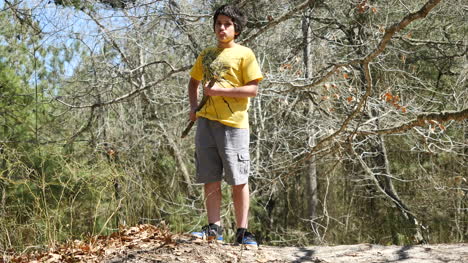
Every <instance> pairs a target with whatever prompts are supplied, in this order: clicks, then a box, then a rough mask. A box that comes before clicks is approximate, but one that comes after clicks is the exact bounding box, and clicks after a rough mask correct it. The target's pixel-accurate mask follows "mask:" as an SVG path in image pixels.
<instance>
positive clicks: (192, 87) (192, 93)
mask: <svg viewBox="0 0 468 263" xmlns="http://www.w3.org/2000/svg"><path fill="white" fill-rule="evenodd" d="M199 85H200V81H199V80H196V79H194V78H190V81H189V85H188V95H189V102H190V117H189V118H190V120H191V121H195V120H196V119H197V116H196V113H197V107H198V86H199Z"/></svg>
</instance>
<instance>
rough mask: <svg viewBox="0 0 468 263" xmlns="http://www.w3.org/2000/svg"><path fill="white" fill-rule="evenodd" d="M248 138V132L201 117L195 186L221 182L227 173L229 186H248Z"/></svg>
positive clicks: (226, 179)
mask: <svg viewBox="0 0 468 263" xmlns="http://www.w3.org/2000/svg"><path fill="white" fill-rule="evenodd" d="M249 136H250V134H249V129H239V128H234V127H230V126H226V125H224V124H222V123H220V122H217V121H212V120H208V119H206V118H202V117H199V118H198V119H197V132H196V134H195V160H196V168H197V178H196V182H197V183H202V184H206V183H213V182H219V181H221V180H222V179H223V171H224V180H225V181H226V182H227V183H228V184H229V185H240V184H246V183H247V182H248V179H249V172H250V156H249V140H250V138H249Z"/></svg>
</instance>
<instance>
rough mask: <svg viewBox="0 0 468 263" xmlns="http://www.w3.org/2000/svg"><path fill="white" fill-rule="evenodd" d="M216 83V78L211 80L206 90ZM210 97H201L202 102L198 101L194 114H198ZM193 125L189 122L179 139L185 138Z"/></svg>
mask: <svg viewBox="0 0 468 263" xmlns="http://www.w3.org/2000/svg"><path fill="white" fill-rule="evenodd" d="M215 83H216V78H213V79H212V80H211V81H210V83H208V88H209V89H211V88H212V87H213V85H214V84H215ZM209 97H210V96H207V95H203V97H202V100H201V101H200V104H198V107H197V109H196V110H195V112H198V111H199V110H201V109H202V108H203V106H204V105H205V103H206V102H207V101H208V98H209ZM193 124H195V122H194V121H190V122H189V124H188V125H187V127H186V128H185V130H184V131H183V132H182V136H180V138H185V137H186V136H187V134H188V133H189V132H190V129H192V126H193Z"/></svg>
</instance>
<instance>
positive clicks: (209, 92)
mask: <svg viewBox="0 0 468 263" xmlns="http://www.w3.org/2000/svg"><path fill="white" fill-rule="evenodd" d="M218 89H219V87H218V86H217V84H216V83H215V84H214V85H213V86H212V87H210V83H206V84H205V86H204V87H203V95H205V96H216V91H217V90H218Z"/></svg>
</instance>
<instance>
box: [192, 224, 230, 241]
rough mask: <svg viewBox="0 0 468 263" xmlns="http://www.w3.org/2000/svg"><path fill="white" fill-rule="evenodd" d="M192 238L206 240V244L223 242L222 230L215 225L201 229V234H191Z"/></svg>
mask: <svg viewBox="0 0 468 263" xmlns="http://www.w3.org/2000/svg"><path fill="white" fill-rule="evenodd" d="M191 235H192V237H194V238H196V239H201V240H206V241H208V242H212V241H216V242H223V240H224V239H223V228H222V227H221V226H218V225H216V224H209V225H206V226H204V227H202V230H201V232H192V233H191Z"/></svg>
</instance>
